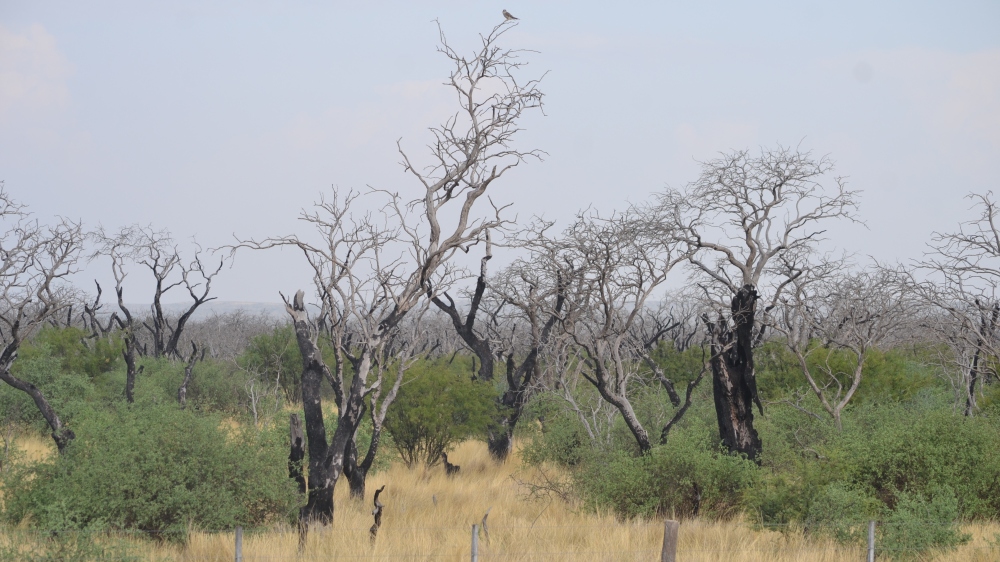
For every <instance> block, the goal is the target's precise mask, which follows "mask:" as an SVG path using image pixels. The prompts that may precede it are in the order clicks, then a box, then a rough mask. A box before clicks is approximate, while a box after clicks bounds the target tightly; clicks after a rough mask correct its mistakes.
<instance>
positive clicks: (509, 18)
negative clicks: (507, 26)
mask: <svg viewBox="0 0 1000 562" xmlns="http://www.w3.org/2000/svg"><path fill="white" fill-rule="evenodd" d="M503 17H504V19H505V20H507V21H510V20H516V19H520V18H515V17H514V16H512V15H510V12H508V11H507V10H504V11H503Z"/></svg>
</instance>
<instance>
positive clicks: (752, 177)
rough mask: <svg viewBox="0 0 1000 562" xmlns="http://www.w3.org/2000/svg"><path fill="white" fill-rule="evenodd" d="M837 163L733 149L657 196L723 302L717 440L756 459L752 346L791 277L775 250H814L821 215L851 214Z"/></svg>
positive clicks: (714, 326)
mask: <svg viewBox="0 0 1000 562" xmlns="http://www.w3.org/2000/svg"><path fill="white" fill-rule="evenodd" d="M832 170H833V164H832V162H831V161H830V160H828V159H827V158H825V157H824V158H820V159H818V160H817V159H814V158H813V157H812V156H811V154H810V153H808V152H801V151H798V150H790V149H786V148H781V147H779V148H777V149H773V150H762V151H761V153H760V154H759V155H757V156H752V155H751V154H750V153H749V151H745V150H744V151H736V152H732V153H728V154H723V155H722V156H721V157H720V158H718V159H716V160H712V161H709V162H706V163H704V164H702V173H701V177H700V178H699V179H698V180H697V181H696V182H694V183H692V184H690V185H689V186H688V187H687V188H686V189H685V190H683V191H680V190H675V189H670V190H668V191H667V192H666V193H664V194H663V195H661V196H660V198H659V203H658V205H659V210H660V212H661V214H662V220H663V224H665V225H666V226H667V227H668V229H669V230H668V233H669V234H672V235H675V236H679V237H680V239H681V240H683V241H684V242H685V243H687V245H688V247H689V248H690V251H691V252H692V255H691V257H690V263H691V265H692V266H693V268H694V271H695V277H696V279H697V280H698V282H699V283H704V285H703V286H704V287H705V289H706V292H707V293H708V294H711V295H715V302H716V304H717V305H719V308H718V312H717V316H716V318H714V319H712V321H711V322H710V323H709V324H708V326H709V332H710V335H711V342H712V379H713V389H714V397H715V407H716V414H717V418H718V423H719V435H720V438H721V439H722V442H723V444H724V445H725V446H726V447H727V448H728V449H729V450H730V451H732V452H738V453H743V454H746V455H747V456H748V457H749V458H751V459H757V458H758V456H759V455H760V451H761V442H760V437H759V436H758V435H757V430H756V429H755V428H754V426H753V404H755V403H756V404H757V406H758V409H761V410H762V406H761V404H760V400H759V398H758V397H757V382H756V378H755V375H754V360H753V359H754V358H753V355H754V354H753V349H754V347H755V346H756V345H757V344H759V343H760V341H761V340H762V338H763V336H764V333H765V330H766V328H767V326H768V324H769V322H770V321H769V319H768V314H769V312H770V311H771V309H772V308H773V307H774V306H775V305H776V303H777V301H778V298H779V297H780V295H781V293H782V291H783V290H784V288H785V287H786V286H787V284H788V283H789V282H790V280H789V279H788V278H787V277H785V276H784V273H785V272H786V270H784V269H782V268H780V267H775V264H776V262H777V258H780V257H781V256H784V255H795V256H809V255H811V254H813V253H814V251H815V245H816V243H817V242H818V241H819V240H820V239H821V237H822V235H823V232H824V230H822V228H821V225H820V223H825V222H827V221H828V220H830V219H838V218H843V219H848V220H854V213H855V211H856V209H857V205H858V198H857V193H856V192H854V191H850V190H848V189H847V188H846V185H845V182H844V180H843V179H842V178H840V177H834V178H832V181H830V182H827V183H828V184H829V185H824V178H825V177H826V176H827V175H828V174H830V173H831V172H832ZM760 291H763V292H764V294H763V295H762V294H761V292H760ZM762 298H763V299H764V306H763V309H762V310H759V307H758V300H760V299H762Z"/></svg>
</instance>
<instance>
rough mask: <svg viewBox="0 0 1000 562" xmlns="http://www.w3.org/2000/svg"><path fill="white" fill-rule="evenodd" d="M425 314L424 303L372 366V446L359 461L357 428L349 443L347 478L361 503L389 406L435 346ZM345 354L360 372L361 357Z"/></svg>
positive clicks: (396, 332) (397, 329) (393, 336)
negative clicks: (426, 330)
mask: <svg viewBox="0 0 1000 562" xmlns="http://www.w3.org/2000/svg"><path fill="white" fill-rule="evenodd" d="M425 311H426V303H423V304H422V305H421V306H420V307H419V309H418V310H415V311H412V312H411V313H410V314H409V315H407V317H406V318H405V319H404V320H403V321H402V322H401V323H400V325H399V326H397V328H396V329H395V331H394V332H393V333H392V335H391V337H389V338H388V339H387V341H386V343H385V345H383V346H382V349H381V351H380V352H379V354H378V356H377V357H376V359H375V361H373V363H372V367H371V370H372V373H373V380H374V381H375V382H374V383H373V385H372V386H373V388H372V390H371V392H370V394H369V397H368V403H367V404H366V405H365V406H363V410H367V411H368V413H369V420H370V421H371V424H372V428H371V431H372V434H371V441H370V442H369V444H368V449H367V452H366V453H365V455H364V457H363V458H361V461H360V462H359V461H358V458H359V455H358V439H357V431H358V428H357V427H356V428H355V430H354V433H355V434H354V436H353V437H351V439H350V441H349V442H348V444H347V453H346V455H345V457H344V476H346V477H347V481H348V483H349V485H350V487H351V497H352V498H355V499H358V500H360V499H363V498H364V496H365V482H366V479H367V478H368V472H369V471H371V468H372V466H373V465H374V463H375V455H376V454H377V453H378V449H379V445H380V443H381V440H382V431H383V429H384V427H385V417H386V415H387V414H388V411H389V406H390V405H391V404H392V403H393V402H394V401H395V400H396V395H397V394H399V387H400V386H401V385H402V383H403V376H404V375H405V374H406V371H407V370H408V369H409V368H410V367H411V366H413V364H414V363H415V362H416V361H417V359H418V358H419V357H421V356H422V355H423V354H424V353H425V352H426V351H427V350H428V348H430V347H431V346H430V345H429V344H430V342H429V341H428V340H426V338H424V335H423V316H424V312H425ZM344 355H345V356H346V357H347V359H348V361H349V362H350V363H351V364H352V366H354V368H355V369H357V366H358V365H359V360H360V358H359V357H358V356H356V355H354V354H353V353H350V352H349V351H345V352H344ZM386 383H389V384H388V387H387V388H386V387H385V385H386ZM359 427H360V426H359Z"/></svg>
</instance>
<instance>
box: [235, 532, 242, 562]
mask: <svg viewBox="0 0 1000 562" xmlns="http://www.w3.org/2000/svg"><path fill="white" fill-rule="evenodd" d="M236 562H243V527H236Z"/></svg>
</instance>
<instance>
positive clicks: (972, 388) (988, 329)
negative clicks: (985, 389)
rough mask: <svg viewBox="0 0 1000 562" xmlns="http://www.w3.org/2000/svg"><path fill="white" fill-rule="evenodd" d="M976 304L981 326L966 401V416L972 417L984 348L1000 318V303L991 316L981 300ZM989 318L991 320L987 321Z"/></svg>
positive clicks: (995, 306)
mask: <svg viewBox="0 0 1000 562" xmlns="http://www.w3.org/2000/svg"><path fill="white" fill-rule="evenodd" d="M975 302H976V307H978V308H979V309H980V312H979V317H980V318H979V320H980V326H979V333H978V334H977V335H976V349H975V351H974V352H973V357H972V365H971V367H970V368H969V389H968V390H969V394H968V396H967V397H966V399H965V415H966V416H971V415H972V414H973V413H975V411H976V385H977V384H978V383H979V371H980V367H979V364H980V362H981V357H982V353H983V346H984V345H985V344H986V338H987V337H990V338H992V336H993V333H994V332H995V331H996V326H997V320H998V318H997V317H998V316H1000V303H998V304H994V305H993V307H992V310H991V311H990V314H986V312H985V309H984V307H983V306H982V304H980V301H979V299H976V301H975ZM987 317H988V318H989V320H987Z"/></svg>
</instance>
